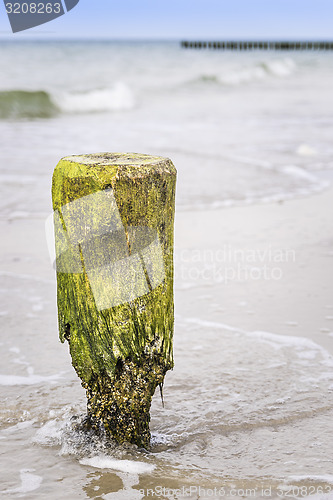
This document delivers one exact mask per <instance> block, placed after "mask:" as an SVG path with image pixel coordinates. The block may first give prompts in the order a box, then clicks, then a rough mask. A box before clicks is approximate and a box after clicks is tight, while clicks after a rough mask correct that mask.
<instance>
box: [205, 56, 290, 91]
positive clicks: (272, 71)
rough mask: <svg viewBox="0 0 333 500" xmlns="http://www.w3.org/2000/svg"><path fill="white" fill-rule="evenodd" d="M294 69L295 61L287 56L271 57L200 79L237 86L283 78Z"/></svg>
mask: <svg viewBox="0 0 333 500" xmlns="http://www.w3.org/2000/svg"><path fill="white" fill-rule="evenodd" d="M295 69H296V64H295V62H294V61H293V60H292V59H290V58H289V57H288V58H283V59H273V60H271V61H265V62H262V63H255V64H253V65H248V66H243V67H242V66H240V67H238V68H236V69H234V70H231V69H230V70H228V72H225V73H223V74H221V75H218V76H215V75H210V76H207V75H203V76H202V77H201V80H203V81H206V82H210V81H217V82H219V83H221V84H223V85H230V86H237V85H240V84H243V83H251V82H255V81H261V80H264V79H266V78H268V77H278V78H285V77H287V76H290V75H292V73H294V71H295Z"/></svg>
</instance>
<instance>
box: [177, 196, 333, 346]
mask: <svg viewBox="0 0 333 500" xmlns="http://www.w3.org/2000/svg"><path fill="white" fill-rule="evenodd" d="M332 213H333V189H332V188H330V189H328V190H326V191H324V192H322V193H320V194H316V195H313V196H309V197H305V198H299V199H295V200H287V201H284V202H282V203H267V204H261V205H250V206H248V207H233V208H229V209H222V210H217V211H205V212H180V213H178V214H177V220H176V249H177V250H176V259H177V262H176V273H177V278H176V283H175V287H176V312H178V313H179V314H182V315H187V316H191V315H193V314H194V315H195V314H198V315H200V317H203V318H205V319H206V320H210V321H219V322H222V323H225V324H228V325H232V326H234V327H238V328H242V329H245V330H250V331H253V330H262V331H268V332H272V333H277V334H281V335H296V336H303V337H307V338H310V339H312V340H313V341H315V342H317V343H319V344H320V345H322V346H323V347H325V348H326V349H328V350H329V351H330V352H331V353H332V354H333V298H332V279H333V269H332V264H333V261H332V259H333V253H332V239H333V224H332ZM251 269H252V271H251ZM191 278H192V279H191Z"/></svg>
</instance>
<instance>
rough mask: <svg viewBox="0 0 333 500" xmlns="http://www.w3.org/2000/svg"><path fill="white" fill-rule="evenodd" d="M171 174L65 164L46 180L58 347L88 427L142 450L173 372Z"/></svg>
mask: <svg viewBox="0 0 333 500" xmlns="http://www.w3.org/2000/svg"><path fill="white" fill-rule="evenodd" d="M175 184H176V169H175V167H174V166H173V164H172V162H171V161H170V160H169V159H167V158H161V157H155V156H148V155H139V154H132V153H131V154H124V153H101V154H89V155H82V156H69V157H66V158H63V159H62V160H61V161H60V162H59V163H58V165H57V167H56V168H55V170H54V173H53V182H52V199H53V210H54V226H55V240H56V269H57V302H58V323H59V335H60V340H61V341H62V342H64V341H65V340H67V341H68V343H69V348H70V354H71V356H72V363H73V366H74V368H75V370H76V372H77V374H78V376H79V377H80V378H81V381H82V385H83V387H84V388H85V389H86V393H87V400H88V402H87V410H88V419H87V421H88V423H89V425H91V426H92V427H93V428H94V429H96V430H100V429H103V430H104V429H105V431H106V432H107V433H109V434H110V435H112V436H113V437H114V438H115V439H116V440H117V441H118V442H120V443H121V442H124V441H128V442H131V443H135V444H137V445H138V446H143V447H147V446H148V444H149V441H150V431H149V420H150V415H149V410H150V405H151V398H152V396H153V394H154V392H155V389H156V387H157V386H158V385H159V386H160V389H161V390H162V386H163V380H164V376H165V373H166V372H167V370H169V369H171V368H172V367H173V352H172V345H173V343H172V339H173V323H174V303H173V226H174V203H175Z"/></svg>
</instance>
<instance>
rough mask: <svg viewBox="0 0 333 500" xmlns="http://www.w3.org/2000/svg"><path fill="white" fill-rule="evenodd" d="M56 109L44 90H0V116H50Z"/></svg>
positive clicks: (56, 111) (4, 117)
mask: <svg viewBox="0 0 333 500" xmlns="http://www.w3.org/2000/svg"><path fill="white" fill-rule="evenodd" d="M57 113H58V109H57V107H56V105H55V104H54V102H53V101H52V98H51V96H50V94H49V93H48V92H45V91H44V90H36V91H28V90H8V91H2V92H0V118H1V119H6V118H14V119H15V118H51V117H52V116H54V115H56V114H57Z"/></svg>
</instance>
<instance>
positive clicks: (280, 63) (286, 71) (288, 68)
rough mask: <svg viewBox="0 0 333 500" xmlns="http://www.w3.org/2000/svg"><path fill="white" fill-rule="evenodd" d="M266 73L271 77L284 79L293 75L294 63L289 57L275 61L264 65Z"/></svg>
mask: <svg viewBox="0 0 333 500" xmlns="http://www.w3.org/2000/svg"><path fill="white" fill-rule="evenodd" d="M264 67H265V68H266V70H267V72H268V73H269V74H271V75H273V76H277V77H286V76H290V75H291V74H292V73H294V71H295V69H296V64H295V62H294V61H293V60H292V59H291V58H290V57H285V58H283V59H275V60H272V61H268V62H266V63H264Z"/></svg>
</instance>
